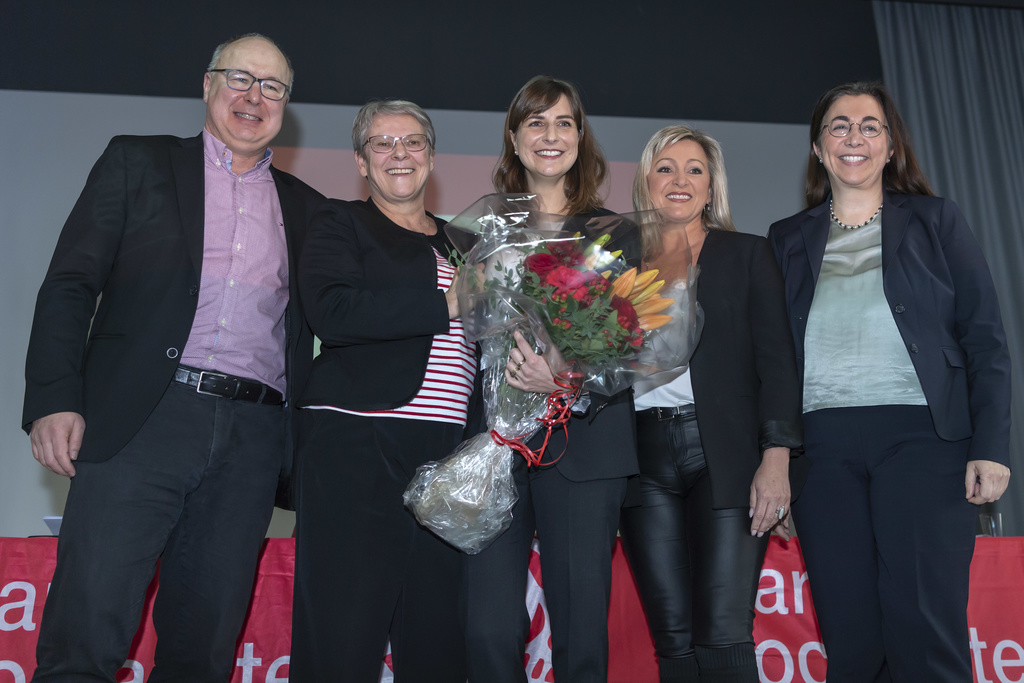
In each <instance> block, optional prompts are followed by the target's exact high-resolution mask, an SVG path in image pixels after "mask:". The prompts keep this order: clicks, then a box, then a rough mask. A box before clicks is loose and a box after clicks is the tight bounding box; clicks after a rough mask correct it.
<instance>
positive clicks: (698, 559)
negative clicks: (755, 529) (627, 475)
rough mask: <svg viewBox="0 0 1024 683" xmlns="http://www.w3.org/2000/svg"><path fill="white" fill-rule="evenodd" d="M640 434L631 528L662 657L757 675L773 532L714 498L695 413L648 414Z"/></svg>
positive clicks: (629, 544) (625, 535)
mask: <svg viewBox="0 0 1024 683" xmlns="http://www.w3.org/2000/svg"><path fill="white" fill-rule="evenodd" d="M637 437H638V441H639V456H640V486H641V493H642V505H640V506H638V507H631V508H625V509H624V510H623V515H622V523H621V531H622V540H623V545H624V547H625V550H626V554H627V557H628V558H629V561H630V564H631V565H632V568H633V573H634V575H635V576H636V581H637V585H638V587H639V589H640V597H641V600H642V601H643V604H644V609H645V610H646V612H647V619H648V622H649V624H650V627H651V631H652V633H653V635H654V644H655V649H656V651H657V654H658V657H659V659H661V660H664V659H678V658H686V657H694V656H695V655H696V658H697V660H698V661H699V662H702V663H703V662H705V661H714V662H715V665H716V666H717V665H719V664H723V665H726V666H727V667H729V668H731V669H733V670H734V671H738V670H742V671H744V672H745V673H743V674H742V675H741V676H740V677H735V678H733V677H730V678H728V680H751V681H757V666H756V662H755V660H754V638H753V623H754V598H755V597H756V595H757V584H758V580H759V578H760V571H761V563H762V561H763V560H764V553H765V549H766V548H767V545H768V536H767V535H766V536H764V537H762V538H757V537H754V536H751V535H750V518H749V516H748V512H747V508H746V507H743V508H726V509H719V510H716V509H713V508H712V507H711V481H710V479H709V478H708V471H707V466H706V464H705V460H704V458H705V455H704V449H703V447H702V446H701V441H700V434H699V433H698V431H697V421H696V416H695V415H688V416H683V417H675V418H671V419H662V420H659V419H657V418H653V417H647V416H638V422H637ZM702 651H703V652H702ZM722 660H726V661H722ZM662 668H663V669H664V668H665V667H664V665H663V667H662ZM708 673H710V672H708ZM705 679H707V680H711V678H710V677H707V676H706V675H705V672H704V667H703V666H702V667H701V678H700V679H699V680H705ZM663 680H665V679H663ZM680 680H681V679H680ZM693 680H698V679H693ZM722 680H726V679H722Z"/></svg>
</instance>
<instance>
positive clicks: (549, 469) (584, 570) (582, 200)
mask: <svg viewBox="0 0 1024 683" xmlns="http://www.w3.org/2000/svg"><path fill="white" fill-rule="evenodd" d="M604 174H605V162H604V158H603V156H602V155H601V151H600V148H599V147H598V145H597V142H596V140H594V133H593V131H592V130H591V129H590V126H589V124H588V122H587V117H586V114H585V113H584V111H583V105H582V103H581V102H580V97H579V94H578V93H577V92H576V89H575V88H574V87H573V86H572V85H571V84H569V83H566V82H565V81H560V80H557V79H554V78H551V77H549V76H538V77H536V78H534V79H532V80H530V81H529V82H528V83H527V84H526V85H525V86H523V88H522V89H521V90H520V91H519V93H518V94H516V96H515V98H514V99H513V100H512V104H511V105H510V106H509V110H508V116H507V118H506V124H505V143H504V151H503V153H502V157H501V160H500V161H499V163H498V167H497V168H496V170H495V172H494V186H495V189H496V190H498V191H499V192H516V193H527V192H528V193H531V194H533V195H535V201H536V203H537V205H538V207H539V208H540V210H541V211H543V212H545V213H548V214H558V215H563V216H570V217H573V218H572V219H570V223H571V222H572V220H577V219H578V220H581V221H585V220H586V219H587V218H590V217H593V216H600V215H606V214H609V213H610V212H609V211H606V210H605V209H603V208H602V207H601V198H600V196H599V194H598V188H599V186H600V185H601V182H602V181H603V179H604ZM517 341H518V346H517V348H514V349H512V352H511V355H510V357H509V360H508V364H507V366H506V371H505V379H506V380H507V381H508V383H509V384H510V385H511V386H513V387H515V388H516V389H521V390H523V391H531V392H544V393H551V392H553V391H556V390H558V389H559V388H560V387H559V386H558V385H557V384H555V383H554V380H553V377H552V374H551V370H550V369H549V367H548V365H547V363H546V362H545V360H544V358H542V357H541V356H539V355H537V354H535V353H533V351H532V350H531V348H530V346H529V345H528V344H527V343H526V342H525V340H524V339H523V338H522V336H521V335H518V333H517ZM632 411H633V402H632V398H631V393H630V392H629V391H624V392H621V393H619V394H616V395H615V396H611V397H603V396H598V395H596V394H591V396H590V405H589V409H587V410H586V412H584V413H580V414H574V415H573V416H572V417H571V418H570V420H569V424H568V434H567V435H565V434H564V433H563V432H562V431H561V430H556V431H554V432H553V433H552V434H551V439H550V441H549V443H548V446H547V453H548V454H551V455H552V456H553V457H552V458H550V459H554V457H556V456H557V455H558V454H561V457H560V458H558V459H557V462H555V463H554V464H552V465H548V466H541V467H529V468H528V467H527V463H526V460H525V459H524V458H522V457H520V456H519V455H514V458H515V464H514V466H513V476H514V478H515V483H516V487H517V488H518V491H519V501H518V502H517V503H516V506H515V508H514V509H513V511H512V526H511V527H510V528H509V529H508V531H506V532H505V533H504V534H503V535H502V536H500V537H499V538H498V539H497V540H496V541H495V542H494V543H493V544H492V545H491V546H489V547H488V548H486V549H485V550H484V551H483V552H481V553H480V554H479V555H473V556H469V557H468V558H467V577H466V591H465V598H466V599H465V603H466V604H465V606H466V609H467V612H466V619H467V623H466V633H467V637H468V641H467V657H468V662H469V678H470V681H471V683H499V682H501V681H510V682H512V681H515V682H525V681H526V673H525V670H524V668H523V661H524V651H525V643H526V637H527V634H528V632H529V628H530V618H529V615H528V614H527V611H526V605H525V601H524V598H525V594H526V581H527V573H528V568H527V567H528V563H529V557H530V549H531V546H532V543H533V538H534V533H536V535H537V536H538V537H539V539H540V545H541V567H542V572H543V577H544V595H545V599H546V601H547V606H548V611H549V614H550V619H551V621H550V625H551V641H552V642H551V649H552V664H553V668H554V673H555V679H556V680H559V681H573V682H574V683H579V682H586V681H601V683H604V681H606V680H607V668H608V623H607V619H608V600H609V595H610V592H611V559H612V549H613V547H614V545H615V536H616V532H617V530H618V525H619V508H620V506H621V505H622V500H623V497H624V496H625V493H626V478H627V477H628V476H630V475H632V474H635V473H636V471H637V466H636V446H635V438H634V428H633V418H632ZM543 439H544V435H543V434H538V435H537V436H535V437H534V439H533V440H532V441H531V442H529V443H528V444H527V445H528V446H530V447H531V448H534V449H536V448H538V447H539V445H540V443H541V442H543Z"/></svg>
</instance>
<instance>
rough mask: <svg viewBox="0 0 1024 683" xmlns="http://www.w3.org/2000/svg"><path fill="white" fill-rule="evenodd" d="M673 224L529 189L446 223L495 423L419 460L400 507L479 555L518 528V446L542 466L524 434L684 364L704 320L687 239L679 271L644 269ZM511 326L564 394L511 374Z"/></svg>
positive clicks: (490, 199) (482, 203)
mask: <svg viewBox="0 0 1024 683" xmlns="http://www.w3.org/2000/svg"><path fill="white" fill-rule="evenodd" d="M676 227H678V226H676ZM672 228H673V226H671V225H670V223H667V222H666V220H665V219H664V218H663V217H661V216H659V215H657V214H655V213H654V212H644V213H642V214H627V215H622V214H612V215H607V216H599V217H596V218H591V219H589V220H581V219H576V218H573V217H564V216H552V215H548V214H543V213H540V212H538V211H537V210H536V208H535V206H534V204H533V202H532V197H531V196H530V195H526V196H516V195H488V196H486V197H484V198H482V199H480V200H479V201H477V202H476V203H475V204H473V205H472V206H471V207H470V208H469V209H467V210H466V211H464V212H462V213H461V214H459V215H458V216H457V217H456V218H454V219H453V220H452V221H451V222H450V223H449V224H448V226H447V228H446V232H447V233H448V235H449V237H450V238H451V240H452V242H453V244H455V246H456V248H457V249H458V251H459V252H460V254H461V255H462V258H463V259H464V261H463V265H462V276H461V277H460V281H459V306H460V310H461V316H462V321H463V325H464V327H465V329H466V336H467V338H468V339H469V340H470V341H476V342H478V343H479V344H480V347H481V362H480V367H481V373H482V392H483V401H484V407H485V413H486V418H487V426H488V428H489V430H488V431H484V432H483V433H481V434H478V435H477V436H475V437H473V438H471V439H469V440H467V441H465V442H463V443H462V444H460V446H459V447H458V448H457V449H456V450H455V451H454V452H453V453H452V454H451V455H449V456H447V457H446V458H444V459H442V460H439V461H435V462H430V463H427V464H425V465H422V466H421V467H420V468H418V469H417V473H416V476H415V477H414V478H413V480H412V482H411V483H410V485H409V487H408V488H407V489H406V492H405V504H406V506H407V507H409V509H410V510H411V511H412V512H413V514H414V515H415V516H416V518H417V520H418V521H419V522H420V523H421V524H423V525H425V526H427V527H428V528H429V529H431V530H432V531H433V532H434V533H436V534H437V535H438V536H440V537H441V538H443V539H444V540H445V541H447V542H449V543H451V544H452V545H454V546H455V547H457V548H459V549H461V550H463V551H464V552H467V553H469V554H475V553H478V552H480V551H481V550H483V549H484V548H485V547H486V546H487V545H488V544H490V542H491V541H493V540H494V539H495V538H497V537H498V536H499V535H500V534H501V533H502V532H503V531H504V530H505V529H507V528H508V525H509V524H510V523H511V510H512V506H513V505H514V504H515V502H516V500H517V498H518V495H517V493H516V490H515V485H514V483H513V481H512V462H513V461H512V458H513V451H518V452H519V453H521V454H522V455H523V456H524V457H526V459H527V460H528V461H529V462H530V464H531V465H542V464H546V463H544V462H542V458H543V451H541V452H534V451H532V450H531V449H529V448H528V447H527V446H526V445H525V444H526V441H527V440H528V439H529V438H530V436H532V435H533V433H534V432H536V431H537V430H538V429H541V428H546V429H549V430H550V429H552V428H554V427H555V426H556V425H558V424H560V423H564V422H565V421H567V420H568V419H569V418H568V416H569V413H570V410H571V408H572V406H573V403H574V402H575V401H576V399H577V397H578V396H579V395H580V393H581V391H583V390H587V391H590V392H592V393H596V394H601V395H606V396H610V395H612V394H615V393H617V392H619V391H621V390H623V389H626V388H627V387H629V386H630V385H631V384H632V383H633V382H635V381H636V380H637V379H639V378H641V377H645V376H647V375H649V374H651V373H654V372H658V371H661V370H667V369H670V368H674V367H678V366H680V365H683V364H685V363H686V362H687V361H688V360H689V357H690V355H691V354H692V352H693V349H694V348H695V347H696V343H697V339H698V337H699V334H700V329H701V323H702V317H701V315H700V311H699V307H698V306H697V303H696V277H697V271H696V268H694V267H693V266H691V265H690V258H689V250H688V248H686V249H685V253H679V254H678V260H679V265H680V267H679V269H678V271H679V273H681V276H677V277H674V279H672V280H666V279H665V278H661V277H659V272H658V271H657V270H653V269H649V270H644V271H640V270H639V269H638V267H637V266H638V265H639V264H640V262H641V257H642V255H643V252H644V246H643V245H644V244H646V243H649V242H651V243H653V242H652V240H653V241H654V242H657V243H658V244H659V245H660V243H661V241H660V238H659V235H660V233H661V232H662V231H665V230H671V229H672ZM683 235H685V233H683ZM677 236H678V235H677ZM677 243H678V241H677ZM683 244H685V240H684V242H683ZM683 258H685V264H683V263H682V259H683ZM659 261H660V262H666V260H665V258H664V254H662V258H660V259H659ZM663 295H664V296H663ZM516 330H519V331H521V332H523V334H524V335H525V336H526V337H527V338H528V339H530V340H531V343H532V344H533V347H534V351H535V352H537V353H540V354H542V355H543V357H544V358H545V360H546V361H547V362H548V364H549V365H550V367H551V370H552V373H553V374H554V376H555V378H556V382H557V383H559V384H560V385H561V386H563V387H564V390H563V391H559V392H555V393H554V394H551V395H547V394H535V393H528V392H524V391H520V390H518V389H516V388H514V387H512V386H510V385H509V384H508V383H507V382H506V381H505V372H504V369H505V362H506V360H507V359H508V354H509V351H510V350H511V349H512V347H513V345H514V343H515V342H514V340H513V332H514V331H516Z"/></svg>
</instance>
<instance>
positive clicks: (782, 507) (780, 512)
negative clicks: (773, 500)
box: [775, 505, 786, 522]
mask: <svg viewBox="0 0 1024 683" xmlns="http://www.w3.org/2000/svg"><path fill="white" fill-rule="evenodd" d="M775 515H776V516H777V517H778V518H779V521H780V522H781V521H782V518H783V517H785V516H786V506H785V505H780V506H779V509H778V510H776V511H775Z"/></svg>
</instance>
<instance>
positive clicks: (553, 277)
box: [542, 266, 586, 294]
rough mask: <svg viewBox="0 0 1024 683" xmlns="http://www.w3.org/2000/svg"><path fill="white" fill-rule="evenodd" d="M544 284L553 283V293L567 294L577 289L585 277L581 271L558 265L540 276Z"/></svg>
mask: <svg viewBox="0 0 1024 683" xmlns="http://www.w3.org/2000/svg"><path fill="white" fill-rule="evenodd" d="M542 279H543V280H544V284H548V285H553V286H554V288H555V294H569V293H571V292H574V291H575V290H577V289H579V287H580V285H582V284H583V283H584V282H585V281H586V278H585V277H584V275H583V273H581V272H580V271H578V270H576V269H575V268H569V267H568V266H558V267H557V268H554V269H553V270H551V271H550V272H548V274H547V277H544V278H542Z"/></svg>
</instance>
